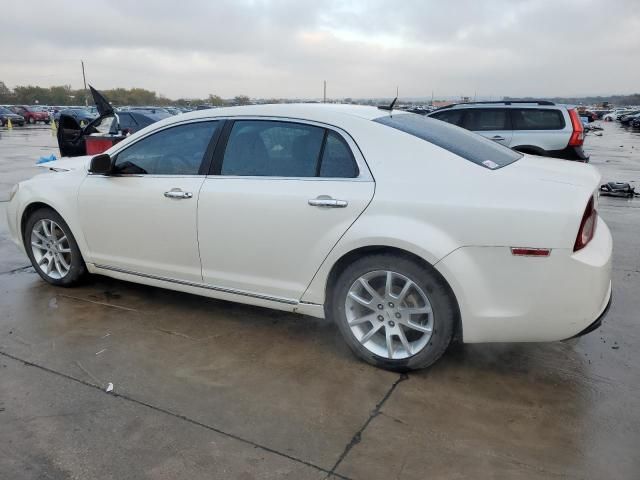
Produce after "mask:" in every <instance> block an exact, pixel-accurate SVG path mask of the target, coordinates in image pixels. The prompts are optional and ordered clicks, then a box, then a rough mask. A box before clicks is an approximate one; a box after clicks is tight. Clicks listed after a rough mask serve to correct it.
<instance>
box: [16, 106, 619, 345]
mask: <svg viewBox="0 0 640 480" xmlns="http://www.w3.org/2000/svg"><path fill="white" fill-rule="evenodd" d="M387 114H388V112H384V111H381V110H377V109H375V108H366V107H353V106H334V105H313V106H309V105H270V106H250V107H237V108H223V109H215V110H203V111H198V112H193V113H190V114H185V115H181V116H179V117H171V118H167V119H165V120H162V121H160V122H157V123H155V124H153V125H151V126H149V127H147V128H145V129H143V130H141V131H140V132H138V133H136V134H134V135H132V136H130V137H128V138H127V139H125V140H124V141H122V142H121V143H119V144H117V145H115V146H114V147H112V148H111V149H110V150H109V151H107V153H109V154H115V153H117V152H118V151H120V150H122V149H124V148H126V147H127V146H128V145H130V144H131V143H134V142H136V141H137V140H139V139H140V138H143V137H144V136H146V135H148V134H150V133H152V132H155V131H157V130H159V129H162V128H164V127H166V126H170V125H176V124H180V123H184V122H188V121H193V120H194V119H206V118H237V117H239V116H263V117H283V118H288V119H291V118H299V119H303V120H305V121H312V122H317V123H321V124H325V125H328V126H332V127H336V128H339V129H341V130H343V131H345V132H348V135H349V136H350V137H351V139H352V140H353V144H352V145H351V147H352V149H354V150H356V152H354V153H355V154H356V155H361V156H362V160H363V161H366V165H367V166H368V169H369V170H370V175H371V178H369V179H367V180H365V181H362V180H360V179H345V180H342V181H339V180H335V181H334V180H331V181H327V180H325V179H317V178H311V179H309V178H308V179H286V180H285V179H280V180H278V179H269V178H260V179H256V178H254V179H252V178H250V177H243V178H233V177H215V176H211V177H205V176H199V175H196V176H191V177H177V178H176V177H171V176H164V178H160V179H158V178H157V177H156V178H152V177H148V178H142V177H128V178H117V177H114V178H109V177H103V176H95V177H94V176H93V175H89V174H88V172H87V164H88V162H89V157H81V158H75V159H63V160H60V161H57V162H51V163H50V164H45V165H43V166H44V167H48V168H50V169H52V170H58V171H57V172H55V173H54V172H50V173H48V174H44V175H39V176H37V177H34V178H33V179H31V180H28V181H25V182H22V183H21V185H20V187H19V189H18V191H17V193H16V194H15V196H14V198H13V199H12V200H11V201H10V202H9V204H8V208H7V215H8V219H9V225H10V230H11V234H12V237H13V238H14V240H15V241H16V243H17V244H19V245H20V246H21V247H22V234H21V233H20V225H21V221H22V218H23V213H24V212H25V209H27V208H28V207H29V205H31V204H33V203H34V202H41V203H43V204H46V205H49V206H51V207H52V208H54V209H55V210H57V211H58V212H59V213H60V215H61V216H62V217H63V218H64V219H65V221H66V222H67V224H68V225H69V227H70V228H71V230H72V232H73V234H74V236H75V237H76V240H77V242H78V245H79V247H80V250H81V252H82V254H83V257H84V259H85V262H86V263H87V267H88V269H89V271H91V272H97V273H101V274H105V275H109V276H112V277H115V278H120V279H124V280H128V281H134V282H138V283H144V284H149V285H155V286H159V287H164V288H171V289H175V290H180V291H185V292H189V293H194V294H199V295H206V296H210V297H214V298H220V299H224V300H232V301H239V302H242V303H249V304H252V305H259V306H264V307H270V308H276V309H281V310H287V311H297V312H301V313H306V314H309V315H314V316H318V317H321V316H323V314H324V313H323V303H324V301H325V293H326V289H327V281H328V279H329V276H330V273H331V269H332V268H333V266H334V265H335V263H336V262H337V261H338V260H340V259H341V258H342V257H343V256H344V255H347V254H349V252H353V251H354V250H356V249H359V248H363V247H372V246H373V247H392V248H395V249H399V250H403V251H405V252H408V253H409V254H412V255H415V256H416V257H418V258H420V259H422V261H424V262H426V263H429V264H431V265H432V266H434V268H436V269H437V270H438V271H439V272H440V273H441V274H442V275H443V277H444V279H445V280H446V281H447V282H448V284H449V286H450V287H451V289H452V291H453V292H454V294H455V297H456V300H457V302H458V305H459V308H460V312H461V322H462V333H463V340H464V341H465V342H486V341H540V340H559V339H563V338H566V337H569V336H572V335H575V334H577V333H578V332H580V331H581V330H583V329H584V328H585V327H586V326H588V325H589V324H590V323H592V322H593V321H594V320H595V319H596V318H597V316H598V315H600V313H601V312H602V311H603V310H604V307H605V306H606V304H607V302H608V301H609V298H610V293H611V284H610V278H611V273H610V269H611V265H610V261H611V236H610V234H609V231H608V229H607V228H606V225H605V224H604V222H602V221H601V220H600V221H599V223H598V228H597V230H596V234H595V237H594V239H593V240H592V241H591V243H590V244H589V245H587V247H585V248H584V249H583V250H581V251H579V252H577V253H574V252H573V244H574V242H575V238H576V234H577V232H578V229H579V225H580V221H581V218H582V213H583V212H584V209H585V206H586V204H587V202H588V200H589V198H590V197H591V196H592V195H594V192H595V191H596V189H597V187H598V185H599V182H600V175H599V174H598V172H597V171H596V170H595V169H594V168H593V167H591V166H588V165H584V164H576V163H573V162H560V161H557V160H547V159H544V158H540V157H535V159H531V158H529V157H528V156H524V157H523V158H522V159H520V160H518V161H516V162H515V163H513V164H511V165H508V166H506V167H503V168H500V169H496V170H490V169H488V168H484V167H482V166H479V165H476V164H473V163H472V162H470V161H467V160H465V159H463V158H461V157H458V156H457V155H455V154H453V153H451V152H449V151H447V150H444V149H442V148H440V147H438V146H436V145H433V144H431V143H429V142H426V141H424V140H421V139H419V138H417V137H414V136H412V135H409V134H406V133H404V132H401V131H399V130H395V129H393V128H390V127H388V126H385V125H381V124H379V123H376V122H373V121H372V119H374V118H377V117H380V116H384V115H387ZM393 114H394V115H402V114H398V113H393ZM64 170H68V171H64ZM171 188H182V189H183V190H185V191H190V192H193V195H194V196H193V198H192V199H188V200H179V201H173V200H171V199H167V198H164V196H163V193H164V192H165V191H167V190H170V189H171ZM318 195H330V196H332V197H334V198H338V199H345V200H348V201H349V206H348V207H347V208H344V209H323V208H317V207H311V206H309V205H308V204H307V203H306V202H307V201H308V199H311V198H315V197H317V196H318ZM511 247H530V248H548V249H551V255H550V256H549V257H540V258H527V257H516V256H513V255H512V254H511V251H510V248H511Z"/></svg>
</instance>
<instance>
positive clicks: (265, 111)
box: [171, 103, 406, 122]
mask: <svg viewBox="0 0 640 480" xmlns="http://www.w3.org/2000/svg"><path fill="white" fill-rule="evenodd" d="M393 113H394V114H406V113H404V112H401V111H395V110H394V112H393ZM336 115H337V116H351V117H359V118H362V119H365V120H373V119H375V118H379V117H383V116H385V115H389V111H388V110H381V109H379V108H377V107H370V106H365V105H347V104H334V103H330V104H329V103H287V104H282V103H278V104H267V105H245V106H237V107H221V108H210V109H207V110H196V111H193V112H189V113H185V114H183V115H180V116H179V117H171V118H172V119H174V121H176V122H178V121H180V122H182V121H185V120H189V119H198V118H211V117H234V116H260V117H288V118H300V119H305V120H312V121H314V120H315V121H318V122H326V121H327V118H330V117H332V116H333V117H335V116H336Z"/></svg>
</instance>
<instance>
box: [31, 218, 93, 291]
mask: <svg viewBox="0 0 640 480" xmlns="http://www.w3.org/2000/svg"><path fill="white" fill-rule="evenodd" d="M39 220H53V221H54V222H56V223H57V224H58V226H60V228H62V230H63V231H64V233H65V235H66V236H67V239H68V240H69V247H70V248H71V269H70V270H69V273H67V274H66V275H65V276H64V277H63V278H60V279H55V278H51V277H49V276H48V275H47V274H46V273H45V272H43V271H42V269H41V268H40V267H39V266H38V265H37V263H36V261H35V259H34V256H33V250H32V248H33V247H32V246H31V231H32V230H33V226H34V225H35V224H36V223H37V222H38V221H39ZM22 236H23V239H24V248H25V250H26V251H27V255H28V256H29V260H31V265H33V268H34V269H35V271H36V272H37V273H38V275H40V277H41V278H42V279H43V280H44V281H45V282H47V283H50V284H52V285H56V286H60V287H69V286H72V285H74V284H76V283H78V282H79V281H80V280H81V279H82V277H83V276H84V275H85V272H86V266H85V263H84V260H83V259H82V254H81V253H80V248H79V247H78V243H77V242H76V239H75V237H74V236H73V233H71V229H70V228H69V225H67V222H65V221H64V219H63V218H62V217H61V216H60V215H59V214H58V213H57V212H56V211H55V210H53V209H52V208H40V209H38V210H36V211H35V212H33V213H32V214H31V215H30V216H29V218H28V219H27V221H26V223H25V226H24V232H23V233H22Z"/></svg>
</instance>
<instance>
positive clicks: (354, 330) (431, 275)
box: [327, 254, 458, 371]
mask: <svg viewBox="0 0 640 480" xmlns="http://www.w3.org/2000/svg"><path fill="white" fill-rule="evenodd" d="M329 295H330V298H329V303H328V305H327V310H328V311H327V313H328V314H329V316H330V317H332V318H333V319H334V320H335V322H336V323H337V325H338V327H339V329H340V331H341V333H342V335H343V336H344V338H345V340H346V342H347V344H348V345H349V347H350V348H351V349H352V350H353V351H354V352H355V354H356V355H357V356H358V357H360V358H362V359H363V360H365V361H366V362H368V363H371V364H373V365H376V366H378V367H382V368H386V369H389V370H395V371H408V370H415V369H420V368H425V367H428V366H429V365H431V364H433V363H434V362H435V361H436V360H438V359H439V358H440V356H441V355H442V354H443V353H444V351H445V350H446V349H447V347H448V346H449V344H450V343H451V339H452V337H453V333H454V328H455V325H456V319H457V311H458V310H457V307H456V303H455V300H454V298H453V296H452V294H451V293H450V290H449V288H448V287H447V285H446V283H445V282H444V280H443V279H442V278H441V277H440V275H438V274H437V272H435V271H433V270H431V269H427V268H425V267H423V266H421V265H419V264H417V263H416V262H414V261H412V260H411V259H409V258H407V257H404V256H400V255H392V254H376V255H370V256H367V257H363V258H360V259H359V260H356V261H355V262H354V263H352V264H351V265H349V266H348V267H347V268H345V269H344V271H343V272H342V273H341V274H340V275H339V276H338V278H337V280H336V282H335V284H334V286H333V288H332V290H331V292H330V293H329Z"/></svg>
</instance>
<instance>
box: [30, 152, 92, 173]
mask: <svg viewBox="0 0 640 480" xmlns="http://www.w3.org/2000/svg"><path fill="white" fill-rule="evenodd" d="M92 158H93V155H85V156H82V157H63V158H61V159H60V160H54V161H52V162H45V163H39V164H38V165H37V166H38V167H40V168H46V169H48V170H51V171H53V172H68V171H71V170H85V171H88V170H89V163H90V162H91V159H92Z"/></svg>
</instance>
